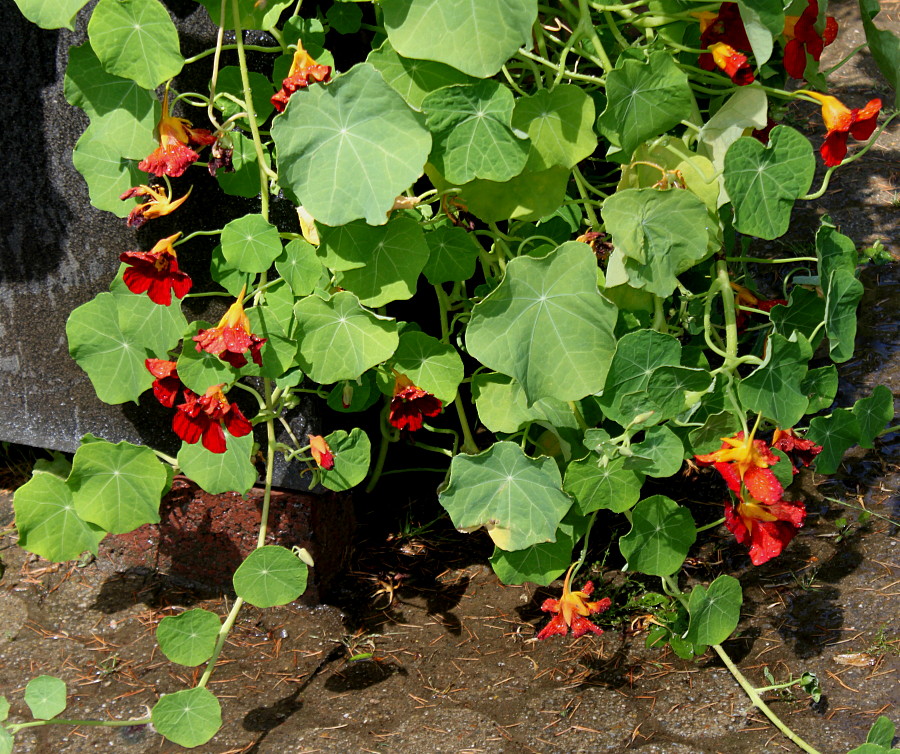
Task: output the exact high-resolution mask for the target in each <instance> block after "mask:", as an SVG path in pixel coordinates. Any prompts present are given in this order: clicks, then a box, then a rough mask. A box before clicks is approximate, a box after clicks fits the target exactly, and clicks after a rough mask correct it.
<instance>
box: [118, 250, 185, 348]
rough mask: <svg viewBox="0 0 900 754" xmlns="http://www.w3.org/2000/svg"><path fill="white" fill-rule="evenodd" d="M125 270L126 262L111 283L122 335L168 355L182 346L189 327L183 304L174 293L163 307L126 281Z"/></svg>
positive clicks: (139, 344) (137, 343) (140, 344)
mask: <svg viewBox="0 0 900 754" xmlns="http://www.w3.org/2000/svg"><path fill="white" fill-rule="evenodd" d="M124 270H125V265H124V264H123V265H121V267H120V269H119V275H118V276H117V277H116V279H115V280H113V282H112V283H111V284H110V286H109V290H110V292H111V293H112V294H113V295H114V296H115V297H116V309H117V310H118V312H119V327H120V328H121V330H122V334H123V335H124V336H125V337H126V338H128V340H129V341H132V342H134V343H135V344H136V345H138V346H143V347H144V348H148V349H150V351H152V352H153V355H154V356H155V357H157V358H160V359H162V358H168V357H167V353H168V352H169V351H170V350H172V349H173V348H175V346H177V345H178V342H179V341H180V340H181V334H182V333H183V332H184V329H185V328H186V327H187V319H186V318H185V316H184V313H183V312H182V311H181V305H180V304H179V302H178V299H176V298H175V297H174V296H173V297H172V303H171V304H170V305H169V306H160V305H159V304H156V303H154V302H153V301H151V300H150V297H149V296H145V295H143V294H141V295H135V294H133V293H132V292H131V291H129V290H128V287H127V286H126V285H125V283H124V282H123V281H122V277H121V273H122V272H124Z"/></svg>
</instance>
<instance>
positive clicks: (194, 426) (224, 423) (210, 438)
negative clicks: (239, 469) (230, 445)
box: [172, 385, 253, 453]
mask: <svg viewBox="0 0 900 754" xmlns="http://www.w3.org/2000/svg"><path fill="white" fill-rule="evenodd" d="M172 429H173V430H174V431H175V434H176V435H178V436H179V437H180V438H181V439H182V440H184V441H185V442H186V443H188V444H189V445H193V444H194V443H196V442H197V440H199V439H200V438H201V437H202V438H203V447H204V448H206V449H207V450H208V451H210V452H211V453H224V452H225V451H226V449H227V448H226V445H225V432H224V430H225V429H227V430H228V432H229V434H230V435H231V436H232V437H243V436H244V435H248V434H250V432H251V430H252V429H253V426H252V425H251V424H250V422H249V421H248V420H247V418H246V417H245V416H244V415H243V414H242V413H241V409H240V408H239V407H238V405H237V404H236V403H229V402H228V399H227V398H226V397H225V396H224V395H223V394H222V386H221V385H213V386H212V387H211V388H209V390H207V391H206V393H205V394H204V395H202V396H199V395H197V394H196V393H194V392H192V391H190V390H185V391H184V403H182V404H180V405H179V406H178V407H177V410H176V411H175V416H173V417H172Z"/></svg>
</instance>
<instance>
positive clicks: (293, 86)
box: [271, 42, 331, 113]
mask: <svg viewBox="0 0 900 754" xmlns="http://www.w3.org/2000/svg"><path fill="white" fill-rule="evenodd" d="M330 78H331V66H330V65H320V64H319V63H317V62H316V61H315V60H313V59H312V57H310V55H309V53H308V52H307V51H306V50H304V49H303V45H302V44H300V42H297V52H295V53H294V61H293V62H292V63H291V69H290V70H289V71H288V75H287V78H286V79H284V80H283V81H282V82H281V89H279V90H278V92H276V93H275V95H274V96H273V97H272V100H271V102H272V104H273V105H274V106H275V109H276V110H277V111H278V112H280V113H281V112H284V108H286V107H287V103H288V100H289V99H290V98H291V95H292V94H293V93H294V92H296V91H297V90H298V89H304V88H306V87H307V86H309V82H310V81H319V82H321V83H323V84H324V83H325V82H327V81H328V80H329V79H330Z"/></svg>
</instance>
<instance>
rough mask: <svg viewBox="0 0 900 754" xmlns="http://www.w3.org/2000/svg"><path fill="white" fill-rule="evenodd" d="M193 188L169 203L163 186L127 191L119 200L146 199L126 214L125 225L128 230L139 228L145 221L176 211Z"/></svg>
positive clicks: (136, 188) (138, 187)
mask: <svg viewBox="0 0 900 754" xmlns="http://www.w3.org/2000/svg"><path fill="white" fill-rule="evenodd" d="M193 188H194V187H193V186H191V188H189V189H188V191H187V193H186V194H185V195H184V196H182V197H181V198H180V199H176V200H175V201H171V200H170V199H169V194H168V191H167V189H166V187H165V186H157V187H153V186H145V185H143V184H141V185H140V186H134V187H133V188H130V189H128V191H126V192H125V193H124V194H122V196H120V197H119V199H123V200H124V199H138V200H142V199H146V200H147V201H145V202H144V203H143V204H138V205H137V207H135V208H134V209H133V210H131V212H129V213H128V219H127V220H126V221H125V224H126V225H127V226H128V227H129V228H140V227H141V226H142V225H143V224H144V223H145V222H147V220H153V219H155V218H157V217H162V216H163V215H169V214H171V213H172V212H174V211H175V210H176V209H178V208H179V207H180V206H181V205H182V204H184V202H185V201H186V200H187V198H188V197H189V196H190V195H191V191H192V190H193Z"/></svg>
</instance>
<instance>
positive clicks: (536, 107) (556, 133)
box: [512, 84, 597, 170]
mask: <svg viewBox="0 0 900 754" xmlns="http://www.w3.org/2000/svg"><path fill="white" fill-rule="evenodd" d="M594 117H595V116H594V100H592V99H591V98H590V97H589V96H588V95H587V94H586V93H585V92H584V91H583V90H582V89H581V88H580V87H577V86H573V85H571V84H563V85H561V86H557V87H555V88H553V89H552V90H551V89H541V90H540V91H538V92H537V93H535V94H532V95H530V96H528V97H521V98H520V99H518V100H517V101H516V108H515V111H514V113H513V117H512V126H513V128H516V129H518V130H519V131H524V132H525V133H527V134H528V137H529V138H530V139H531V143H532V144H533V145H534V147H535V150H536V152H537V155H538V156H537V159H536V160H535V161H534V162H533V163H532V162H531V161H529V169H531V170H545V169H546V168H549V167H552V166H554V165H561V166H562V167H566V168H571V167H574V166H575V165H577V164H578V163H579V162H581V161H582V160H584V159H586V158H587V157H590V156H591V154H593V152H594V150H595V149H596V148H597V136H596V134H595V133H594Z"/></svg>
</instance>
